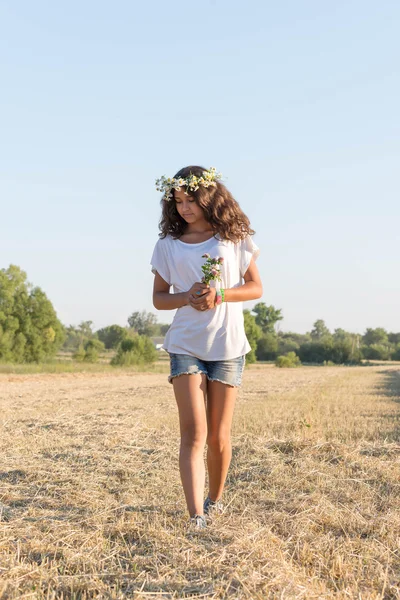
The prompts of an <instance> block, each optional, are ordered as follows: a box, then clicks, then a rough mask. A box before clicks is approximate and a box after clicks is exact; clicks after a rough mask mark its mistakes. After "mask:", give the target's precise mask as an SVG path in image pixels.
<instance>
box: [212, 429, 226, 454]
mask: <svg viewBox="0 0 400 600" xmlns="http://www.w3.org/2000/svg"><path fill="white" fill-rule="evenodd" d="M207 446H208V447H209V449H210V450H211V451H212V452H216V453H218V454H222V452H223V451H224V450H225V449H226V448H230V446H231V436H230V433H217V434H213V433H211V434H209V435H208V437H207Z"/></svg>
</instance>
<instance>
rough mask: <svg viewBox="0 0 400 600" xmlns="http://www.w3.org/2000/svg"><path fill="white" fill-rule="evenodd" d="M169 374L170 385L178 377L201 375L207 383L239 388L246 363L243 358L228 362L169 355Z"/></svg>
mask: <svg viewBox="0 0 400 600" xmlns="http://www.w3.org/2000/svg"><path fill="white" fill-rule="evenodd" d="M169 357H170V364H171V374H170V376H169V377H168V381H169V382H170V383H172V380H173V379H174V377H179V375H198V374H201V373H203V374H204V375H206V376H207V379H208V380H209V381H220V382H221V383H225V384H226V385H230V386H231V387H239V386H240V384H241V383H242V374H243V369H244V365H245V361H246V357H245V356H238V358H231V359H230V360H201V359H200V358H196V357H195V356H189V354H172V353H171V354H170V355H169Z"/></svg>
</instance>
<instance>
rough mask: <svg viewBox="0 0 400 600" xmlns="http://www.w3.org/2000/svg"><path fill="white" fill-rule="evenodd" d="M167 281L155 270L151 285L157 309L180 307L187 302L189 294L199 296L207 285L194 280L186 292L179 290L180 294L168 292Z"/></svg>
mask: <svg viewBox="0 0 400 600" xmlns="http://www.w3.org/2000/svg"><path fill="white" fill-rule="evenodd" d="M170 287H171V286H170V285H169V283H167V282H166V281H165V280H164V279H163V278H162V277H161V275H160V274H159V273H157V272H156V274H155V277H154V286H153V305H154V308H156V309H157V310H174V309H175V308H182V306H187V305H188V304H189V296H190V295H191V294H193V295H196V298H199V297H200V296H201V295H202V294H203V293H204V291H205V290H208V286H207V285H206V284H205V283H200V282H196V283H195V284H194V285H192V287H191V288H190V290H188V291H187V292H181V293H180V294H170V293H169V289H170Z"/></svg>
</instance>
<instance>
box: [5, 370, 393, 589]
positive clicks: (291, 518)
mask: <svg viewBox="0 0 400 600" xmlns="http://www.w3.org/2000/svg"><path fill="white" fill-rule="evenodd" d="M162 370H163V369H162ZM0 408H1V413H0V414H1V438H0V450H1V466H0V515H1V523H0V531H1V537H0V598H4V599H16V598H18V599H20V598H32V599H36V598H37V599H52V598H57V599H61V598H64V599H67V598H68V599H82V600H83V599H86V598H101V599H123V598H135V599H146V600H148V599H150V598H154V599H156V598H157V599H159V598H176V599H178V598H188V597H196V598H207V599H217V598H238V599H239V598H246V599H261V598H262V599H264V598H277V599H278V598H279V599H294V598H304V599H307V600H308V599H313V598H338V599H348V598H351V599H353V598H354V599H355V598H357V599H362V600H370V599H378V598H379V599H400V366H399V365H397V366H396V365H391V366H381V365H380V366H372V367H327V368H324V367H302V368H299V369H276V368H274V367H272V366H261V367H260V366H256V367H250V368H248V369H247V370H246V374H245V380H244V387H243V389H242V391H241V393H240V397H239V400H238V403H237V408H236V413H235V422H234V432H233V433H234V435H233V461H232V465H231V469H230V473H229V479H228V485H227V489H226V494H225V498H224V500H225V503H226V505H227V510H226V512H225V513H224V514H223V515H220V516H219V517H216V518H215V519H214V520H213V521H212V522H211V523H210V526H209V527H208V529H207V530H205V531H203V532H198V533H196V532H190V531H188V530H187V528H186V521H187V515H186V510H185V506H184V501H183V493H182V491H181V485H180V480H179V473H178V466H177V454H178V445H179V440H178V422H177V413H176V409H175V404H174V399H173V394H172V387H171V386H170V385H169V384H168V383H167V381H166V375H165V374H163V373H138V372H133V371H129V372H127V371H123V370H111V369H110V370H108V369H106V370H104V371H103V372H102V371H100V372H82V373H79V372H75V373H74V372H71V373H68V372H65V373H62V372H61V373H54V374H51V373H47V374H46V373H25V374H18V373H4V372H3V373H2V374H0Z"/></svg>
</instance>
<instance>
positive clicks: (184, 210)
mask: <svg viewBox="0 0 400 600" xmlns="http://www.w3.org/2000/svg"><path fill="white" fill-rule="evenodd" d="M174 197H175V204H176V210H177V211H178V213H179V214H180V216H181V217H182V218H183V219H185V221H186V223H188V224H191V225H192V224H194V223H196V224H199V223H201V222H203V221H204V223H205V222H206V220H205V218H204V212H203V209H202V208H200V206H199V205H198V204H197V203H196V201H195V199H194V198H192V197H191V196H188V195H187V194H185V192H184V190H182V189H181V190H180V191H179V192H177V191H176V190H175V191H174Z"/></svg>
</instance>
